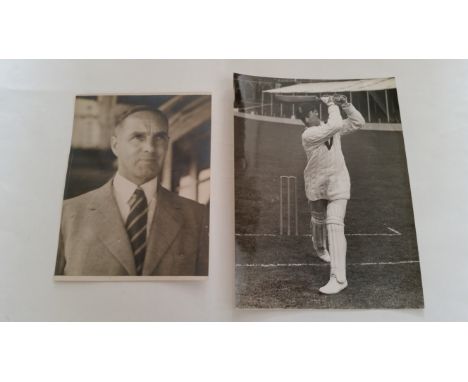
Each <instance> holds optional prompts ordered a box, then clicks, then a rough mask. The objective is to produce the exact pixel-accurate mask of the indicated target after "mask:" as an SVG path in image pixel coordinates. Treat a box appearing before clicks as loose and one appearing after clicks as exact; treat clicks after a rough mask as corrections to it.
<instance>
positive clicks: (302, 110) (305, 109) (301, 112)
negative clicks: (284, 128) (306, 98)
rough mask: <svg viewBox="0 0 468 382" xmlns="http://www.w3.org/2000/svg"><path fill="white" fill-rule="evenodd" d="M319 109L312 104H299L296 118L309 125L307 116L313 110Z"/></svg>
mask: <svg viewBox="0 0 468 382" xmlns="http://www.w3.org/2000/svg"><path fill="white" fill-rule="evenodd" d="M314 110H315V111H317V107H316V106H314V105H311V104H304V105H299V106H298V108H297V112H296V118H297V119H300V120H301V121H302V123H303V124H304V125H306V126H307V123H306V120H305V119H306V117H307V116H308V115H309V113H310V112H311V111H314Z"/></svg>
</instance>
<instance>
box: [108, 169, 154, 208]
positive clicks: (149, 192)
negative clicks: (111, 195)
mask: <svg viewBox="0 0 468 382" xmlns="http://www.w3.org/2000/svg"><path fill="white" fill-rule="evenodd" d="M157 187H158V178H157V177H156V178H154V179H151V180H150V181H149V182H146V183H145V184H142V185H141V186H140V188H141V189H142V190H143V191H144V193H145V196H146V200H147V201H148V203H150V202H151V201H152V200H153V198H154V197H155V196H156V189H157ZM137 188H138V186H137V185H136V184H134V183H132V182H130V181H129V180H128V179H126V178H124V177H123V176H122V175H120V174H119V173H118V172H117V174H115V177H114V189H115V192H116V195H117V197H118V198H119V199H120V200H123V201H125V203H128V201H129V200H130V198H131V197H132V195H133V193H134V192H135V190H136V189H137Z"/></svg>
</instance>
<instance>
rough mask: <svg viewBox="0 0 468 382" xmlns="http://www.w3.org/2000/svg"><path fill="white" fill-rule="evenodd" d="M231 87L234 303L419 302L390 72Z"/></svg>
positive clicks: (246, 78)
mask: <svg viewBox="0 0 468 382" xmlns="http://www.w3.org/2000/svg"><path fill="white" fill-rule="evenodd" d="M234 91H235V100H234V134H235V176H236V178H235V235H236V306H237V307H238V308H245V309H281V308H293V309H313V308H331V309H379V308H380V309H398V308H413V309H419V308H423V307H424V299H423V290H422V283H421V272H420V264H419V255H418V246H417V239H416V230H415V222H414V215H413V207H412V199H411V190H410V182H409V176H408V169H407V163H406V154H405V146H404V138H403V130H402V122H401V117H400V108H399V103H398V94H397V87H396V79H395V78H393V77H392V78H369V79H337V80H323V79H320V80H311V79H286V78H267V77H257V76H250V75H242V74H234Z"/></svg>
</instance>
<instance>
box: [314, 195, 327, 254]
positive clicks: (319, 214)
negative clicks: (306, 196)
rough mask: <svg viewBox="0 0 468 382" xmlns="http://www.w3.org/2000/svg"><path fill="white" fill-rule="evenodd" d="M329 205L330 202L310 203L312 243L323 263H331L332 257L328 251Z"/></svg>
mask: <svg viewBox="0 0 468 382" xmlns="http://www.w3.org/2000/svg"><path fill="white" fill-rule="evenodd" d="M327 204H328V200H324V199H320V200H314V201H309V206H310V215H311V218H310V227H311V230H312V243H313V246H314V249H315V252H316V253H317V256H318V257H320V258H321V259H322V260H323V261H326V262H329V261H330V255H329V254H328V250H327V225H326V218H327Z"/></svg>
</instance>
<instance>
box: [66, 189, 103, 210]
mask: <svg viewBox="0 0 468 382" xmlns="http://www.w3.org/2000/svg"><path fill="white" fill-rule="evenodd" d="M107 187H109V185H108V183H106V184H104V185H103V186H101V187H99V188H96V189H94V190H91V191H88V192H86V193H84V194H81V195H78V196H75V197H73V198H70V199H66V200H64V202H63V211H64V213H65V212H74V211H85V210H86V209H87V207H88V206H90V205H91V204H92V203H93V202H94V201H95V200H96V198H99V197H101V196H103V195H104V194H105V191H106V189H107Z"/></svg>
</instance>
